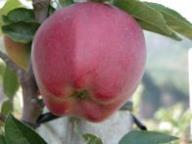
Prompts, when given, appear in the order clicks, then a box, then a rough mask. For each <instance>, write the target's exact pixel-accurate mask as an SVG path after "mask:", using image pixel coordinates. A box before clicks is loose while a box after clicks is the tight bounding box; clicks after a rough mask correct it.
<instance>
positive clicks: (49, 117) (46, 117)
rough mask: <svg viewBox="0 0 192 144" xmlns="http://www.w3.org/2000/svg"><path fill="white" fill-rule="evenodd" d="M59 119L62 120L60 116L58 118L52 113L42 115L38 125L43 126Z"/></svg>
mask: <svg viewBox="0 0 192 144" xmlns="http://www.w3.org/2000/svg"><path fill="white" fill-rule="evenodd" d="M58 118H61V117H59V116H56V115H54V114H52V113H50V112H48V113H45V114H42V115H40V116H39V118H38V119H37V125H39V126H40V125H41V124H43V123H47V122H49V121H52V120H55V119H58Z"/></svg>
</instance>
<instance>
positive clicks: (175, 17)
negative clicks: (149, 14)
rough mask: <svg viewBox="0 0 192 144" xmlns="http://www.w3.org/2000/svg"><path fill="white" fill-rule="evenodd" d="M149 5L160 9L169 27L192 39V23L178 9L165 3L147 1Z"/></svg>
mask: <svg viewBox="0 0 192 144" xmlns="http://www.w3.org/2000/svg"><path fill="white" fill-rule="evenodd" d="M146 4H147V5H148V6H150V7H151V8H153V9H155V10H157V11H159V12H160V13H161V14H162V15H163V16H164V18H165V20H166V22H167V24H168V26H169V27H171V28H172V29H173V30H175V31H176V32H178V33H180V34H181V35H183V36H186V37H188V38H189V39H192V24H191V23H190V22H189V21H187V20H186V19H185V18H184V17H182V16H181V15H180V14H179V13H177V12H176V11H174V10H172V9H169V8H167V7H165V6H163V5H160V4H156V3H149V2H146Z"/></svg>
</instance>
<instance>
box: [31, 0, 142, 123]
mask: <svg viewBox="0 0 192 144" xmlns="http://www.w3.org/2000/svg"><path fill="white" fill-rule="evenodd" d="M145 54H146V49H145V42H144V36H143V32H142V29H141V28H140V27H139V25H138V24H137V23H136V21H135V20H134V19H133V18H132V17H131V16H130V15H128V14H127V13H125V12H123V11H122V10H119V9H118V8H116V7H113V6H111V5H107V4H100V3H92V2H86V3H77V4H74V5H72V6H69V7H67V8H63V9H61V10H58V11H57V12H55V13H54V14H53V15H52V16H51V17H49V18H48V19H47V20H46V21H45V22H44V23H43V24H42V25H41V27H40V28H39V30H38V31H37V33H36V35H35V38H34V42H33V47H32V64H33V69H34V74H35V78H36V80H37V84H38V87H39V89H40V92H41V94H42V95H43V98H44V101H45V104H46V106H47V107H48V108H49V110H50V111H51V112H52V113H54V114H56V115H73V116H78V117H82V118H85V119H87V120H89V121H93V122H99V121H102V120H104V119H106V118H108V117H109V116H110V115H112V114H113V113H114V112H115V111H116V110H118V109H119V108H120V107H121V106H122V105H123V104H124V103H125V102H126V101H127V100H128V98H129V97H130V96H131V95H132V94H133V92H134V90H135V89H136V87H137V84H138V83H139V81H140V79H141V77H142V75H143V70H144V64H145Z"/></svg>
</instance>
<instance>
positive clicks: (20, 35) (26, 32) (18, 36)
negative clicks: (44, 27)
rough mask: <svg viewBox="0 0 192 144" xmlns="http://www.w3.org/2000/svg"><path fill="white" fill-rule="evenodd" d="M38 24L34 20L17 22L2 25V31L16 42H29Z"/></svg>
mask: <svg viewBox="0 0 192 144" xmlns="http://www.w3.org/2000/svg"><path fill="white" fill-rule="evenodd" d="M39 26H40V24H39V23H36V22H17V23H12V24H8V25H5V26H2V31H3V33H4V34H6V35H8V36H10V37H11V38H12V39H13V40H14V41H16V42H20V43H29V42H31V41H32V40H33V37H34V35H35V32H36V31H37V29H38V27H39Z"/></svg>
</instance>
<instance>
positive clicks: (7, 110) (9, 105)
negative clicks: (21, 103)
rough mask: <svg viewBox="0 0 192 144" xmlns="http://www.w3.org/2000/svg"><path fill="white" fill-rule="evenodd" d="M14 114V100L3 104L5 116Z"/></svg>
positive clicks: (2, 110) (2, 109) (2, 108)
mask: <svg viewBox="0 0 192 144" xmlns="http://www.w3.org/2000/svg"><path fill="white" fill-rule="evenodd" d="M12 112H13V101H12V100H6V101H4V102H3V104H2V106H1V113H2V114H3V115H8V114H10V113H12Z"/></svg>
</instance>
